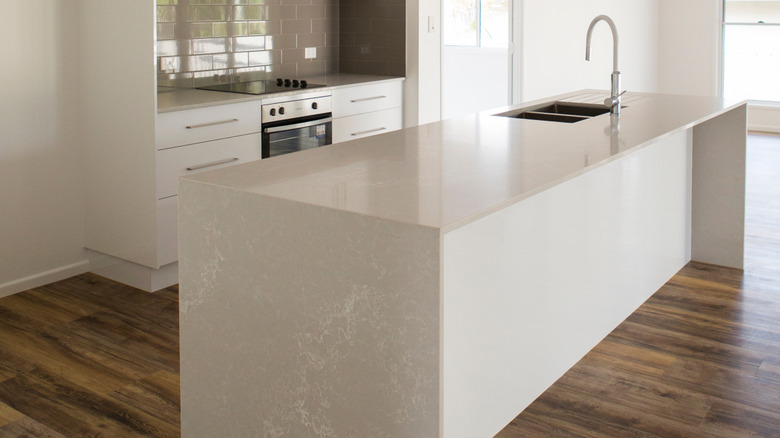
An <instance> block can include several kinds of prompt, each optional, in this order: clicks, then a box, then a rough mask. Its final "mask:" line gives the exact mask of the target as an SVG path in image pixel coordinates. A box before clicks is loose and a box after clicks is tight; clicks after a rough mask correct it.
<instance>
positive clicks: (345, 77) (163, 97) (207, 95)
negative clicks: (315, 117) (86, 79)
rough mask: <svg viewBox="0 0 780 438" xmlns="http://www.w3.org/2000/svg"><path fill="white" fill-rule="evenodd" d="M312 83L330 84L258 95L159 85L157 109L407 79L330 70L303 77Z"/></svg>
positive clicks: (245, 100)
mask: <svg viewBox="0 0 780 438" xmlns="http://www.w3.org/2000/svg"><path fill="white" fill-rule="evenodd" d="M303 79H306V80H308V81H309V82H310V83H312V84H325V85H326V86H327V87H326V88H312V89H304V90H301V89H295V90H291V91H289V92H285V93H273V94H265V95H260V96H255V95H251V94H238V93H227V92H221V91H209V90H196V89H193V88H173V87H158V88H157V112H158V113H164V112H169V111H181V110H187V109H194V108H203V107H208V106H215V105H225V104H229V103H238V102H248V101H252V100H262V99H268V98H269V97H273V98H277V97H283V96H294V95H296V94H299V93H302V92H312V91H314V92H316V91H324V90H329V89H333V88H338V87H349V86H354V85H363V84H368V83H380V82H385V81H398V80H403V79H404V78H403V77H398V76H376V75H360V74H342V73H336V74H330V75H324V76H313V77H308V78H303Z"/></svg>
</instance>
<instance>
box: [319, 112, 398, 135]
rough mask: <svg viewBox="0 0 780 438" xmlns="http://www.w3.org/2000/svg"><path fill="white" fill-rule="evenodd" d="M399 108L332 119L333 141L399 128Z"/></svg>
mask: <svg viewBox="0 0 780 438" xmlns="http://www.w3.org/2000/svg"><path fill="white" fill-rule="evenodd" d="M401 117H402V115H401V108H391V109H388V110H383V111H374V112H372V113H366V114H358V115H356V116H351V117H342V118H339V119H333V143H340V142H342V141H349V140H354V139H356V138H363V137H369V136H372V135H377V134H382V133H385V132H390V131H395V130H398V129H401V125H402V120H401Z"/></svg>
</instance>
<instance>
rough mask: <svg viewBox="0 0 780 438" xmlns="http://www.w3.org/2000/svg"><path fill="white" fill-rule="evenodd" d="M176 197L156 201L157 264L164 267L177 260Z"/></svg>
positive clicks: (177, 198)
mask: <svg viewBox="0 0 780 438" xmlns="http://www.w3.org/2000/svg"><path fill="white" fill-rule="evenodd" d="M178 200H179V197H178V196H171V197H170V198H166V199H160V200H158V201H157V264H158V265H159V266H165V265H167V264H169V263H173V262H175V261H176V260H178V259H179V243H178V242H179V237H178V233H179V215H178V211H177V207H178V203H179V202H178Z"/></svg>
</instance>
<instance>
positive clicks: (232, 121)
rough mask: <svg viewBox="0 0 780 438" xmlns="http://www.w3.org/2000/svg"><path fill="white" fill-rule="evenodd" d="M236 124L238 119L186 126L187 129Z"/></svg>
mask: <svg viewBox="0 0 780 438" xmlns="http://www.w3.org/2000/svg"><path fill="white" fill-rule="evenodd" d="M236 122H238V119H230V120H222V121H220V122H211V123H203V124H200V125H190V126H187V129H198V128H206V127H208V126H216V125H226V124H228V123H236Z"/></svg>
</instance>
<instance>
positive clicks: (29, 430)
mask: <svg viewBox="0 0 780 438" xmlns="http://www.w3.org/2000/svg"><path fill="white" fill-rule="evenodd" d="M0 437H3V438H5V437H7V438H67V437H66V436H65V435H62V434H60V433H58V432H56V431H54V430H53V429H51V428H49V427H47V426H44V425H43V424H41V423H39V422H37V421H35V420H33V419H32V418H29V417H22V418H20V419H19V420H17V421H14V422H13V423H9V424H6V425H3V426H0Z"/></svg>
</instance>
